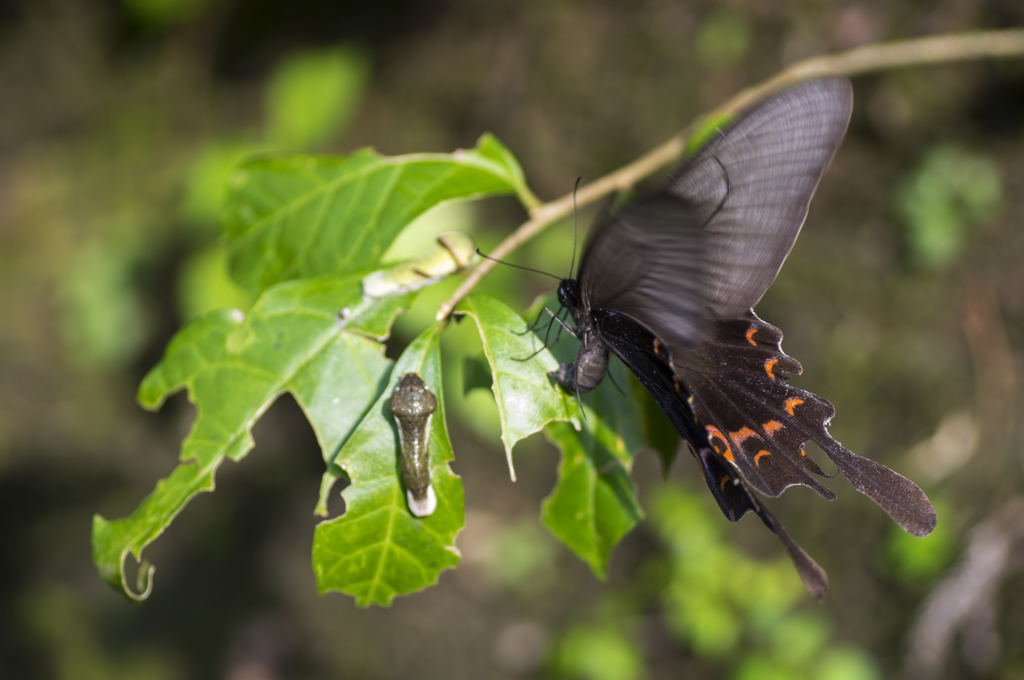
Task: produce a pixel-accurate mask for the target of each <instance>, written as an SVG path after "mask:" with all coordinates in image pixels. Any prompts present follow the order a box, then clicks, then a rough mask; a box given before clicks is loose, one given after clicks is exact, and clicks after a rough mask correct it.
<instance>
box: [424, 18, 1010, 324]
mask: <svg viewBox="0 0 1024 680" xmlns="http://www.w3.org/2000/svg"><path fill="white" fill-rule="evenodd" d="M1018 56H1024V30H1020V29H1014V30H1008V31H983V32H974V33H960V34H956V35H944V36H937V37H933V38H920V39H917V40H903V41H900V42H893V43H883V44H878V45H865V46H864V47H858V48H855V49H852V50H848V51H846V52H839V53H836V54H829V55H823V56H819V57H812V58H810V59H805V60H804V61H799V62H797V63H795V64H793V65H792V66H790V67H788V68H786V69H785V70H783V71H782V72H780V73H779V74H778V75H777V76H775V77H774V78H771V79H770V80H767V81H765V82H764V83H762V84H760V85H757V86H755V87H751V88H748V89H746V90H743V91H742V92H740V93H738V94H737V95H736V96H734V97H733V98H732V99H730V100H729V101H727V102H726V103H725V104H723V105H722V106H720V107H718V108H717V109H715V110H714V111H712V112H710V113H708V114H706V115H705V116H702V117H701V118H699V119H698V120H697V121H695V122H694V123H692V124H691V125H690V126H688V127H687V128H686V129H684V130H683V131H682V132H680V133H679V134H677V135H675V136H674V137H672V138H671V139H669V140H668V141H666V142H665V143H664V144H662V145H661V146H659V147H658V148H656V149H654V150H653V151H651V152H650V153H648V154H646V155H644V156H642V157H640V158H639V159H637V160H635V161H633V162H632V163H630V164H629V165H627V166H625V167H623V168H620V169H619V170H616V171H615V172H612V173H610V174H608V175H605V176H604V177H602V178H600V179H598V180H596V181H595V182H592V183H590V184H587V185H586V186H583V187H581V188H580V189H579V191H578V192H577V194H576V201H577V204H578V205H579V206H581V207H582V206H585V205H589V204H591V203H593V202H595V201H597V200H599V199H601V198H602V197H604V196H606V195H608V194H610V193H612V192H613V191H622V190H625V189H628V188H629V187H631V186H633V185H634V184H636V183H637V182H638V181H640V180H641V179H644V178H645V177H647V176H649V175H651V174H653V173H654V172H655V171H657V170H658V169H660V168H662V167H664V166H666V165H668V164H669V163H671V162H673V161H675V160H676V159H678V158H679V157H680V156H681V155H682V153H683V150H684V149H685V147H686V141H687V139H688V138H689V136H690V133H691V131H692V130H693V129H694V128H695V126H696V125H697V124H698V123H699V122H700V121H701V120H703V119H704V118H707V117H708V116H719V115H722V114H734V113H737V112H739V111H741V110H743V109H745V108H747V107H748V106H749V105H750V104H752V103H754V102H756V101H759V100H761V99H763V98H764V97H765V96H766V95H767V94H768V93H770V92H774V91H775V90H778V89H781V88H783V87H785V86H786V85H789V84H791V83H794V82H797V81H800V80H806V79H807V78H813V77H816V76H824V75H847V76H851V75H856V74H858V73H868V72H871V71H882V70H888V69H894V68H902V67H907V66H925V65H929V64H945V63H950V62H955V61H966V60H970V59H980V58H984V57H989V58H993V57H1018ZM572 209H573V203H572V194H566V195H565V196H562V197H561V198H558V199H556V200H554V201H551V202H549V203H545V204H543V205H540V206H537V207H536V208H533V209H531V210H530V219H529V220H528V221H527V222H524V223H523V224H522V225H521V226H520V227H519V228H518V229H516V231H515V232H513V233H512V234H511V235H510V236H509V237H508V238H506V239H505V240H504V241H502V242H501V244H500V245H499V246H498V247H497V248H495V249H494V250H493V251H492V252H491V256H492V257H494V258H496V259H504V258H505V257H507V256H508V255H509V254H510V253H512V252H513V251H514V250H516V249H517V248H518V247H519V246H521V245H522V244H523V243H525V242H526V241H528V240H530V239H531V238H533V237H534V236H536V235H537V234H538V233H540V232H541V231H543V230H544V228H545V227H547V226H548V225H549V224H551V223H552V222H555V221H556V220H558V219H560V218H562V217H565V216H566V215H569V214H570V213H571V212H572ZM494 266H495V263H494V262H493V261H491V260H485V261H483V262H481V263H480V265H479V266H477V268H476V269H474V270H473V271H472V272H470V274H469V276H467V277H466V280H465V281H463V282H462V285H461V286H459V288H458V289H457V290H456V291H455V292H454V293H453V294H452V296H451V297H450V298H449V299H448V300H446V301H445V303H444V304H443V305H441V307H440V308H439V309H438V310H437V320H438V321H441V320H443V319H446V318H447V317H448V316H449V315H450V314H451V313H452V310H454V309H455V306H456V305H457V304H458V303H459V300H461V299H462V298H463V297H465V296H466V295H467V294H468V293H469V292H470V291H471V290H473V288H474V287H475V286H476V284H477V283H479V282H480V280H481V279H483V278H484V277H485V276H487V274H488V273H490V271H491V270H492V269H494Z"/></svg>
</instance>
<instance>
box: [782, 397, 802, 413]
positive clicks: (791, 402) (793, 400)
mask: <svg viewBox="0 0 1024 680" xmlns="http://www.w3.org/2000/svg"><path fill="white" fill-rule="evenodd" d="M802 403H804V400H803V399H798V398H797V397H790V398H789V399H787V400H786V411H787V412H788V413H789V415H793V408H794V407H796V406H799V405H800V404H802Z"/></svg>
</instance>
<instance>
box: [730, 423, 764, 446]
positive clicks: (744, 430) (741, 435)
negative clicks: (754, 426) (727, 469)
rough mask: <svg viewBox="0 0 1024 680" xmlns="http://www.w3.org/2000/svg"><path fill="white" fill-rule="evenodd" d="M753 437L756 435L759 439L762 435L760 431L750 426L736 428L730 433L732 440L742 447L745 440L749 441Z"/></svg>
mask: <svg viewBox="0 0 1024 680" xmlns="http://www.w3.org/2000/svg"><path fill="white" fill-rule="evenodd" d="M751 437H755V438H757V439H760V438H761V435H759V434H758V433H756V432H754V431H753V430H751V429H750V428H749V427H741V428H740V429H738V430H736V431H735V432H730V433H729V438H730V439H732V441H733V442H734V443H735V444H736V446H739V447H741V448H742V447H743V442H745V441H747V440H748V439H750V438H751Z"/></svg>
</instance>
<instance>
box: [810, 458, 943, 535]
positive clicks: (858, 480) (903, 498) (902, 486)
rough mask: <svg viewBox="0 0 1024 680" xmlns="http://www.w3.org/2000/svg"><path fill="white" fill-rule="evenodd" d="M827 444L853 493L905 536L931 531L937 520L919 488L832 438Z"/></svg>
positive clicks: (926, 498) (930, 505)
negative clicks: (877, 509) (874, 505)
mask: <svg viewBox="0 0 1024 680" xmlns="http://www.w3.org/2000/svg"><path fill="white" fill-rule="evenodd" d="M829 442H831V444H833V445H832V446H829V447H828V448H827V449H825V453H826V454H828V457H829V458H831V459H832V461H833V462H834V463H835V464H836V467H838V468H839V469H840V471H842V473H843V474H844V475H845V476H846V478H847V479H849V480H850V483H851V484H852V485H853V487H854V488H855V489H857V491H860V492H861V493H862V494H864V495H865V496H867V497H868V498H870V499H871V500H873V501H874V502H875V503H877V504H878V506H879V507H880V508H882V509H883V510H885V512H886V513H887V514H888V515H889V517H892V519H893V521H895V522H896V523H897V524H899V525H900V526H901V527H902V528H903V530H904V531H906V532H907V533H909V534H912V535H914V536H927V535H928V534H930V533H931V532H932V529H934V528H935V523H936V521H937V518H936V516H935V508H933V507H932V504H931V502H930V501H929V500H928V496H926V495H925V493H924V491H922V490H921V487H919V486H918V485H917V484H914V483H913V482H912V481H910V480H909V479H907V478H906V477H904V476H903V475H900V474H898V473H896V472H893V471H892V470H890V469H889V468H887V467H885V466H884V465H880V464H879V463H876V462H875V461H873V460H869V459H867V458H863V457H861V456H858V455H857V454H855V453H853V452H852V451H848V450H847V449H844V448H843V447H842V446H840V445H839V443H838V442H836V441H835V440H834V439H831V438H829ZM823 448H824V447H823Z"/></svg>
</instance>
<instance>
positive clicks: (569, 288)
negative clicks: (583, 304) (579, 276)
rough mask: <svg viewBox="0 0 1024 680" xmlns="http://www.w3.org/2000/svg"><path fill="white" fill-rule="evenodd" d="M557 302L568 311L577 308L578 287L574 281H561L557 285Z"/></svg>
mask: <svg viewBox="0 0 1024 680" xmlns="http://www.w3.org/2000/svg"><path fill="white" fill-rule="evenodd" d="M558 301H559V302H560V303H562V305H563V306H564V307H567V308H569V309H576V308H577V307H578V306H579V286H577V284H576V279H562V282H561V283H559V284H558Z"/></svg>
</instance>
